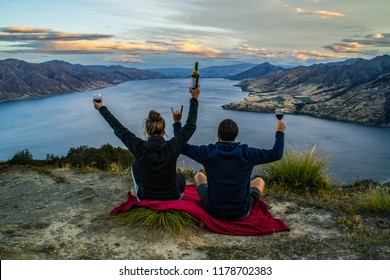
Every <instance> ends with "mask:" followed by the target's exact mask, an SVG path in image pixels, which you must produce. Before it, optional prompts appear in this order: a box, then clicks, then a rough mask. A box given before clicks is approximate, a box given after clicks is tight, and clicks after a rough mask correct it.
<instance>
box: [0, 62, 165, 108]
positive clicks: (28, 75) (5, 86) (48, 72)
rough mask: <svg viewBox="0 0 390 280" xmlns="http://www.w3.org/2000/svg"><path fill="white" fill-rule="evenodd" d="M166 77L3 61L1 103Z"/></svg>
mask: <svg viewBox="0 0 390 280" xmlns="http://www.w3.org/2000/svg"><path fill="white" fill-rule="evenodd" d="M157 78H163V76H162V75H161V74H159V73H153V72H150V71H145V70H139V69H136V68H125V67H122V66H84V65H81V64H71V63H68V62H65V61H60V60H52V61H47V62H42V63H28V62H25V61H22V60H18V59H6V60H2V61H0V102H3V101H10V100H18V99H27V98H39V97H46V96H52V95H57V94H65V93H71V92H81V91H87V90H93V89H99V88H105V87H109V86H114V85H116V84H119V83H122V82H126V81H130V80H143V79H157Z"/></svg>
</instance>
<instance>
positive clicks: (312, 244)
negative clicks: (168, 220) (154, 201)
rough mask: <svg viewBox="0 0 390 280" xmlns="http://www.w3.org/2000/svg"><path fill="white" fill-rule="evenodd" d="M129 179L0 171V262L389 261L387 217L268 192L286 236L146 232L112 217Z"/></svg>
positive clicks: (60, 172)
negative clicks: (170, 260) (112, 260)
mask: <svg viewBox="0 0 390 280" xmlns="http://www.w3.org/2000/svg"><path fill="white" fill-rule="evenodd" d="M130 185H131V180H130V178H129V177H127V176H124V175H118V174H110V173H100V172H99V173H97V172H96V173H93V172H89V173H81V172H78V171H75V170H69V169H52V170H49V171H46V172H43V171H42V170H36V169H32V168H26V167H7V166H5V167H4V166H3V167H1V166H0V209H1V213H0V228H1V229H0V258H1V259H2V260H4V259H30V260H34V259H39V260H46V259H61V260H65V259H73V260H74V259H199V260H203V259H278V260H280V259H389V258H390V235H389V229H390V216H389V213H382V214H364V213H361V214H358V215H356V214H349V213H342V212H340V210H335V209H330V208H324V207H318V206H314V205H313V204H310V203H308V202H307V203H306V202H302V200H299V199H293V198H289V199H282V198H280V197H279V198H278V197H276V196H272V195H266V196H265V198H264V200H265V201H266V202H267V204H268V205H269V206H270V211H271V213H272V214H273V215H274V216H275V217H278V218H281V219H283V220H284V221H285V222H286V223H287V224H289V225H290V227H291V228H292V230H291V231H290V232H282V233H275V234H270V235H266V236H253V237H242V236H227V235H219V234H215V233H212V232H209V231H208V230H207V229H200V230H198V231H194V232H192V233H191V235H190V236H187V237H182V236H176V235H172V234H167V233H157V236H156V233H154V234H151V233H150V232H148V231H145V230H143V229H140V228H137V227H135V226H133V225H131V224H126V225H122V224H119V223H118V222H117V221H115V220H113V219H110V218H109V215H108V213H109V212H110V210H111V209H112V208H114V207H115V206H117V205H118V204H120V203H121V202H123V201H125V200H126V198H127V197H126V192H127V189H128V188H129V186H130Z"/></svg>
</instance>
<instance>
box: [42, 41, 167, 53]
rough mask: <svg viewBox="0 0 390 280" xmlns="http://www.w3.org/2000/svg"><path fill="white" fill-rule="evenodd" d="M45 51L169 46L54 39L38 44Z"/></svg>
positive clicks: (108, 50)
mask: <svg viewBox="0 0 390 280" xmlns="http://www.w3.org/2000/svg"><path fill="white" fill-rule="evenodd" d="M37 48H38V49H40V50H43V51H45V52H80V53H112V52H117V51H136V50H142V51H167V50H168V48H167V47H160V46H149V45H145V44H140V43H125V42H98V41H86V40H80V41H53V42H47V43H45V44H41V45H39V46H37Z"/></svg>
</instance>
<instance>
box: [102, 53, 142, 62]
mask: <svg viewBox="0 0 390 280" xmlns="http://www.w3.org/2000/svg"><path fill="white" fill-rule="evenodd" d="M104 60H105V61H109V62H122V63H141V62H143V60H142V59H140V58H139V56H138V55H133V54H124V55H118V56H111V57H106V58H105V59H104Z"/></svg>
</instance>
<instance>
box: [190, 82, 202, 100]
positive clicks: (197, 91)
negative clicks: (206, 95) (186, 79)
mask: <svg viewBox="0 0 390 280" xmlns="http://www.w3.org/2000/svg"><path fill="white" fill-rule="evenodd" d="M190 93H191V96H192V97H195V98H196V99H198V98H199V95H200V85H199V86H198V87H197V88H196V89H192V88H191V87H190Z"/></svg>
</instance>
